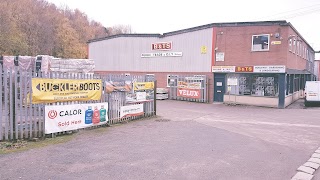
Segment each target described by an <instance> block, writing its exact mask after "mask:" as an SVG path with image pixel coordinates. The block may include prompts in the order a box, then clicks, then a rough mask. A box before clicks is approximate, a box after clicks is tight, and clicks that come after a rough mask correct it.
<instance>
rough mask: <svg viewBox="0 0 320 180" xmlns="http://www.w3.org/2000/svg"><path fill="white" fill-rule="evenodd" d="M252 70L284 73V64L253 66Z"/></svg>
mask: <svg viewBox="0 0 320 180" xmlns="http://www.w3.org/2000/svg"><path fill="white" fill-rule="evenodd" d="M253 72H257V73H285V72H286V66H282V65H276V66H254V68H253Z"/></svg>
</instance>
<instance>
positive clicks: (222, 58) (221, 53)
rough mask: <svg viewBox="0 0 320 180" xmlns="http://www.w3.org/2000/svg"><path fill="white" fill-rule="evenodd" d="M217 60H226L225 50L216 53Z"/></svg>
mask: <svg viewBox="0 0 320 180" xmlns="http://www.w3.org/2000/svg"><path fill="white" fill-rule="evenodd" d="M216 61H224V52H217V53H216Z"/></svg>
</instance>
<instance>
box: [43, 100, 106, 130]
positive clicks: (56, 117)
mask: <svg viewBox="0 0 320 180" xmlns="http://www.w3.org/2000/svg"><path fill="white" fill-rule="evenodd" d="M107 109H108V103H95V104H72V105H56V106H45V133H46V134H50V133H56V132H63V131H71V130H76V129H81V128H86V127H90V126H95V125H101V124H105V123H107V122H108V113H107Z"/></svg>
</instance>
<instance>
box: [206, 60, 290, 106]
mask: <svg viewBox="0 0 320 180" xmlns="http://www.w3.org/2000/svg"><path fill="white" fill-rule="evenodd" d="M212 72H213V73H214V101H215V102H224V103H232V104H245V105H255V106H266V107H275V108H283V107H284V99H285V87H286V86H285V85H286V79H285V73H286V67H285V66H283V65H276V66H213V67H212Z"/></svg>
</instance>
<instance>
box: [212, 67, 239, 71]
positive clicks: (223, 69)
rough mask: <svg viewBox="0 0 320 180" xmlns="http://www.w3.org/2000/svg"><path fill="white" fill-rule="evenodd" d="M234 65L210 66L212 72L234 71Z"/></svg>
mask: <svg viewBox="0 0 320 180" xmlns="http://www.w3.org/2000/svg"><path fill="white" fill-rule="evenodd" d="M235 71H236V67H235V66H212V72H235Z"/></svg>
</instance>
